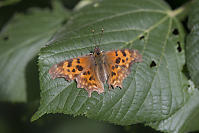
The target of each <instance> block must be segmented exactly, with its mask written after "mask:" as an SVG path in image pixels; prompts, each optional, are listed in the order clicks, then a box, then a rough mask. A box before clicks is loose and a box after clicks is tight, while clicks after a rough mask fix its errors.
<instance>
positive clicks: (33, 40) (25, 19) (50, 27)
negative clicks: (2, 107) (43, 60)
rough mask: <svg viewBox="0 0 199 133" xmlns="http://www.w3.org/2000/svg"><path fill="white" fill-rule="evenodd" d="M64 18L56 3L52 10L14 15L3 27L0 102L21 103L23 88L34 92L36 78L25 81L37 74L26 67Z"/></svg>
mask: <svg viewBox="0 0 199 133" xmlns="http://www.w3.org/2000/svg"><path fill="white" fill-rule="evenodd" d="M65 17H67V14H66V12H65V10H64V9H63V8H62V7H61V5H58V4H56V5H55V9H53V11H50V10H49V9H44V10H41V9H36V8H35V9H32V10H30V11H29V12H28V14H26V15H25V14H16V15H15V16H14V18H13V19H12V20H11V21H10V22H9V23H8V24H7V26H6V27H4V30H3V32H2V33H1V34H0V45H1V49H0V60H1V63H0V75H1V78H0V101H12V102H25V101H26V100H27V92H26V91H27V90H26V89H29V88H27V87H32V88H33V89H34V90H35V89H38V88H34V87H39V86H37V85H35V84H34V83H37V82H36V81H37V80H38V79H31V81H30V80H29V78H28V77H34V75H37V71H36V73H32V72H31V71H32V67H34V66H32V65H31V66H29V65H28V64H31V63H30V62H32V60H33V58H34V57H35V56H36V54H37V53H38V52H39V50H40V48H41V47H42V46H44V45H45V44H46V42H47V41H48V40H49V39H50V38H51V36H52V35H53V34H54V33H55V31H56V30H57V29H58V27H59V26H60V25H61V23H62V22H63V21H64V19H65ZM32 64H33V65H34V64H36V62H34V63H32ZM27 69H28V70H27ZM29 74H32V75H31V76H30V75H29ZM35 80H36V81H35ZM29 81H30V82H29ZM28 83H30V84H28ZM34 90H32V92H34Z"/></svg>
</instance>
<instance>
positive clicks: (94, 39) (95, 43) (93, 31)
mask: <svg viewBox="0 0 199 133" xmlns="http://www.w3.org/2000/svg"><path fill="white" fill-rule="evenodd" d="M91 32H92V33H93V42H94V45H95V48H96V46H97V41H96V38H95V30H94V29H92V30H91Z"/></svg>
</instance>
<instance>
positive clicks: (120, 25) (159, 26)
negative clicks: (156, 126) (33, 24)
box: [32, 0, 189, 125]
mask: <svg viewBox="0 0 199 133" xmlns="http://www.w3.org/2000/svg"><path fill="white" fill-rule="evenodd" d="M176 15H177V14H176V12H172V11H171V10H170V8H169V7H168V5H167V4H166V3H164V1H162V0H156V1H154V0H125V1H123V2H121V1H120V0H105V1H102V2H99V3H98V2H97V3H93V4H91V5H88V6H86V7H84V8H81V9H80V10H79V11H76V12H75V13H74V15H73V16H72V17H71V19H70V20H69V21H68V23H67V24H66V26H65V27H63V29H62V30H61V31H60V32H59V33H58V34H56V35H55V36H54V37H53V40H52V41H50V44H51V45H48V47H45V48H42V49H41V51H40V57H39V69H40V86H41V101H40V107H39V110H38V111H37V112H36V113H35V114H34V116H33V117H32V120H36V119H38V118H39V117H41V116H42V115H44V114H46V113H65V114H73V115H86V116H87V117H88V118H94V119H98V120H104V121H108V122H111V123H116V124H119V125H129V124H133V123H140V122H151V121H160V120H162V119H166V118H168V117H170V116H171V115H173V114H174V113H175V112H176V111H178V110H179V109H180V108H181V107H182V106H183V105H184V104H185V103H186V101H187V100H188V98H189V93H187V91H186V90H187V88H188V87H187V86H188V81H187V79H186V78H185V76H184V74H183V73H182V72H181V71H182V68H183V65H184V63H185V57H184V42H183V40H184V32H183V28H182V26H181V24H180V23H179V21H178V20H177V19H176V18H175V16H176ZM102 26H103V27H104V29H105V31H104V35H103V39H102V41H101V43H100V44H99V46H100V48H101V49H104V50H105V51H107V50H114V49H123V48H129V49H137V50H139V51H140V53H141V54H142V56H143V62H142V63H137V64H134V65H133V66H132V72H131V74H130V75H129V76H128V77H127V78H126V79H125V80H124V82H123V88H122V89H119V88H116V89H114V90H111V91H109V90H108V88H107V85H105V93H103V94H100V95H98V94H97V93H96V92H94V93H93V94H92V97H91V98H88V94H87V92H86V91H85V90H84V89H82V88H77V85H76V82H74V81H73V82H67V81H65V80H64V79H62V78H57V79H55V80H53V79H52V78H51V77H50V75H49V73H48V71H49V69H50V67H52V65H53V64H56V63H59V62H60V61H63V60H66V59H69V58H73V57H77V56H80V55H85V54H88V53H89V49H90V50H91V49H92V48H93V45H94V44H93V43H91V41H90V40H92V37H93V35H92V33H91V32H90V31H89V29H92V28H94V29H95V30H96V32H95V38H96V40H97V39H99V37H100V33H101V32H100V29H101V27H102ZM179 44H180V48H181V50H178V47H179Z"/></svg>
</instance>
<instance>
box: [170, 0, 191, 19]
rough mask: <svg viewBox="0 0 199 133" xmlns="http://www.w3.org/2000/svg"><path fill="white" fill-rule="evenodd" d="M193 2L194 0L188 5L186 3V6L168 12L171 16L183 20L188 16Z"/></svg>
mask: <svg viewBox="0 0 199 133" xmlns="http://www.w3.org/2000/svg"><path fill="white" fill-rule="evenodd" d="M193 1H194V0H190V1H188V2H187V3H185V4H184V5H182V6H181V7H179V8H177V9H175V10H173V11H169V12H168V14H169V16H171V17H177V18H178V19H179V20H183V19H184V18H185V17H186V16H187V14H188V12H189V9H190V7H191V4H192V3H193Z"/></svg>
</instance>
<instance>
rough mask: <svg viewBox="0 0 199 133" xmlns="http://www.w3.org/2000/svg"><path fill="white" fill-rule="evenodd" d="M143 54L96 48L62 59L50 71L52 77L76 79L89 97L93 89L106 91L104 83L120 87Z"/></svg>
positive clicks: (135, 51)
mask: <svg viewBox="0 0 199 133" xmlns="http://www.w3.org/2000/svg"><path fill="white" fill-rule="evenodd" d="M141 61H142V56H141V55H140V54H139V52H138V51H137V50H129V49H123V50H113V51H107V52H104V51H101V50H100V49H99V48H95V49H94V52H93V53H91V54H89V55H85V56H81V57H77V58H73V59H69V60H65V61H62V62H60V63H58V64H55V65H53V66H52V67H51V68H50V70H49V73H50V75H51V77H52V78H53V79H54V78H57V77H63V78H65V79H66V80H68V81H71V80H74V79H75V80H76V81H77V87H78V88H85V90H86V91H87V92H88V94H89V97H90V96H91V94H92V92H93V91H97V92H98V94H100V93H102V92H104V84H105V83H106V82H107V84H108V85H109V88H111V87H113V88H115V87H117V86H118V87H120V88H122V82H123V80H124V78H126V76H127V75H128V74H129V73H130V66H131V65H132V64H133V63H135V62H141Z"/></svg>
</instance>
